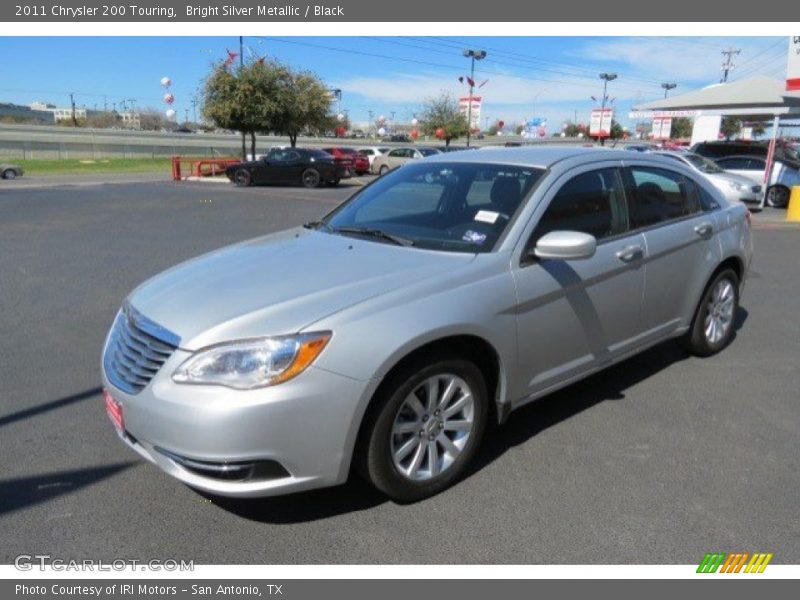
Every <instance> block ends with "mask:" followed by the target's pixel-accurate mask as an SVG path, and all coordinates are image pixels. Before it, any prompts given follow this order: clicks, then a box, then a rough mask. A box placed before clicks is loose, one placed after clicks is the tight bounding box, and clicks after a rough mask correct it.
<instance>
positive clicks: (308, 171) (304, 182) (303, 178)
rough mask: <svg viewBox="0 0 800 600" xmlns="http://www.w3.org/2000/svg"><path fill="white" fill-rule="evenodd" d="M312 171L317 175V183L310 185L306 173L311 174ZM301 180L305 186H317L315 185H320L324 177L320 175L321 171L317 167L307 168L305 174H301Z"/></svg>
mask: <svg viewBox="0 0 800 600" xmlns="http://www.w3.org/2000/svg"><path fill="white" fill-rule="evenodd" d="M312 173H313V174H314V175H316V183H315V184H314V185H309V184H308V183H307V182H306V175H310V174H312ZM300 180H301V181H302V182H303V185H304V186H305V187H307V188H315V187H319V184H320V183H321V182H322V177H320V174H319V171H317V170H316V169H306V170H305V171H303V174H302V175H301V176H300Z"/></svg>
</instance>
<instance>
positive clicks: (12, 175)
mask: <svg viewBox="0 0 800 600" xmlns="http://www.w3.org/2000/svg"><path fill="white" fill-rule="evenodd" d="M16 177H17V173H16V171H13V170H11V169H7V170H5V171H3V179H16Z"/></svg>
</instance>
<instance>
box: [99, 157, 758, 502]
mask: <svg viewBox="0 0 800 600" xmlns="http://www.w3.org/2000/svg"><path fill="white" fill-rule="evenodd" d="M751 256H752V246H751V237H750V223H749V212H748V211H747V209H746V208H745V207H744V205H742V204H741V203H739V202H735V203H731V202H728V201H727V200H726V199H725V198H724V197H723V195H722V194H721V193H720V192H719V190H718V189H717V188H715V187H714V186H713V185H711V184H710V182H709V181H708V180H707V179H706V178H705V177H700V176H698V173H697V172H696V171H695V170H693V169H690V168H688V167H687V166H685V165H683V164H681V163H679V162H677V161H673V160H670V159H667V158H665V157H660V156H653V155H652V154H641V155H639V154H634V153H631V152H625V151H615V150H598V149H589V148H569V147H550V148H547V147H539V148H512V149H496V150H484V151H482V152H457V153H452V154H447V155H445V154H437V155H436V156H432V157H430V158H427V159H424V160H418V161H414V162H413V163H409V164H407V165H405V166H404V167H403V168H402V169H397V170H396V171H392V172H391V173H389V174H387V175H386V176H384V177H381V178H379V179H377V180H375V181H374V182H373V183H371V184H370V185H368V186H366V187H364V188H361V189H360V190H359V191H358V192H356V194H355V195H354V196H352V197H351V198H350V199H349V200H347V201H346V202H344V203H343V204H342V205H340V206H339V207H337V208H336V209H335V210H333V211H332V212H331V213H330V214H328V215H326V216H325V217H324V218H322V219H321V220H320V221H318V222H315V223H308V224H306V226H304V227H297V228H295V229H290V230H288V231H284V232H281V233H277V234H273V235H268V236H265V237H262V238H258V239H254V240H250V241H247V242H243V243H240V244H237V245H234V246H231V247H229V248H224V249H222V250H218V251H215V252H212V253H210V254H207V255H205V256H201V257H199V258H196V259H194V260H190V261H188V262H186V263H184V264H181V265H178V266H176V267H174V268H172V269H170V270H168V271H166V272H164V273H162V274H160V275H158V276H156V277H154V278H153V279H151V280H149V281H147V282H145V283H144V284H142V285H141V286H139V287H138V288H137V289H136V290H134V291H133V292H132V293H131V294H130V296H129V297H128V298H127V299H126V300H125V302H124V305H123V307H122V309H121V310H120V312H119V314H118V315H117V317H116V319H115V321H114V324H113V326H112V328H111V331H110V333H109V335H108V338H107V341H106V344H105V348H104V353H103V361H102V364H103V368H102V373H103V374H102V377H103V386H104V388H105V393H104V396H105V402H106V408H107V411H108V414H109V416H110V417H111V419H112V421H113V422H114V423H115V425H116V427H117V431H118V433H119V436H120V437H121V439H122V440H124V442H125V443H126V444H128V445H129V446H130V447H131V448H133V449H134V450H135V451H137V452H138V453H139V454H141V455H142V456H143V457H144V458H146V459H147V460H149V461H152V462H153V463H155V464H156V465H158V466H159V467H160V468H162V469H163V470H164V471H166V472H167V473H169V474H170V475H173V476H174V477H176V478H177V479H179V480H181V481H183V482H185V483H186V484H188V485H189V486H192V487H194V488H197V489H200V490H204V491H206V492H210V493H213V494H218V495H224V496H236V497H250V496H268V495H275V494H283V493H288V492H295V491H300V490H307V489H311V488H318V487H323V486H332V485H336V484H341V483H343V482H345V481H346V480H347V479H348V477H349V475H350V473H351V469H352V470H355V471H357V472H359V473H360V474H361V475H362V476H364V477H366V478H367V479H368V480H369V481H370V482H372V483H373V484H374V485H375V486H376V487H377V488H378V489H380V490H382V491H383V492H384V493H385V494H387V495H388V496H389V497H391V498H392V499H394V500H396V501H400V502H409V501H415V500H419V499H422V498H425V497H427V496H430V495H432V494H435V493H438V492H440V491H442V490H444V489H445V488H447V487H448V486H450V485H451V484H453V483H454V482H455V481H456V480H457V479H458V478H459V477H461V476H462V475H463V474H464V472H465V469H466V468H467V467H468V465H469V463H470V461H471V459H473V457H474V456H475V454H476V452H477V451H478V446H479V443H480V440H481V437H482V435H483V433H484V430H485V428H486V427H487V425H488V424H490V423H491V422H494V423H502V422H504V421H505V420H506V419H507V418H508V417H509V414H510V413H511V412H512V411H513V410H514V409H516V408H518V407H520V406H523V405H524V404H526V403H528V402H530V401H532V400H534V399H536V398H538V397H540V396H543V395H545V394H548V393H550V392H552V391H553V390H556V389H559V388H561V387H564V386H566V385H568V384H570V383H572V382H574V381H577V380H579V379H581V378H584V377H586V376H588V375H590V374H592V373H595V372H597V371H598V370H600V369H603V368H605V367H607V366H609V365H611V364H614V363H616V362H618V361H621V360H624V359H626V358H628V357H630V356H632V355H633V354H636V353H638V352H641V351H642V350H644V349H646V348H649V347H651V346H653V345H655V344H658V343H659V342H662V341H665V340H668V339H670V338H679V339H680V340H681V342H682V343H683V344H684V345H685V347H686V348H687V349H688V350H689V351H690V352H692V353H694V354H696V355H700V356H707V355H711V354H714V353H716V352H719V351H720V350H722V349H723V348H724V347H725V346H726V345H727V344H728V343H729V342H730V341H731V339H732V337H733V333H734V329H735V326H734V321H735V316H736V310H737V306H738V302H739V294H740V293H741V290H742V286H743V284H744V281H745V277H746V275H747V271H748V267H749V265H750V261H751ZM498 435H502V430H500V431H499V432H498Z"/></svg>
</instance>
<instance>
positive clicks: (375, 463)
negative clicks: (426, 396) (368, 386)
mask: <svg viewBox="0 0 800 600" xmlns="http://www.w3.org/2000/svg"><path fill="white" fill-rule="evenodd" d="M437 373H441V374H444V373H452V374H453V375H457V376H458V377H461V378H462V379H463V380H464V381H465V382H466V383H467V385H468V386H469V387H470V389H471V390H472V394H473V400H474V403H475V404H474V410H475V416H474V418H475V428H474V429H473V431H472V433H471V435H470V438H469V440H468V442H467V444H466V446H465V447H464V450H463V451H462V452H461V454H459V456H458V458H457V459H456V461H455V463H453V465H451V466H450V467H449V468H448V469H447V470H446V471H445V472H444V473H442V474H440V475H438V476H437V477H435V478H433V479H431V480H428V481H422V482H415V481H411V480H409V479H407V478H405V477H404V476H403V475H401V474H400V473H398V472H397V469H396V467H395V465H394V462H393V460H392V456H391V446H390V439H391V430H392V426H393V424H394V420H395V417H396V415H397V412H398V410H400V407H401V405H402V404H403V402H404V400H405V398H406V397H407V396H408V394H409V393H410V392H411V391H412V390H413V389H414V388H415V387H416V386H418V385H419V384H420V383H421V382H422V381H424V380H425V379H427V378H428V377H431V376H433V375H436V374H437ZM375 401H376V404H375V406H374V409H375V410H374V411H373V414H372V418H371V419H370V420H369V422H368V423H367V429H366V434H367V437H366V444H365V447H364V452H365V455H364V456H363V457H361V459H362V460H363V461H364V462H363V465H362V468H361V471H362V473H363V474H364V475H366V476H367V478H368V479H369V480H370V481H371V482H372V484H373V485H375V487H377V488H378V489H379V490H381V491H382V492H383V493H385V494H386V495H387V496H389V497H390V498H391V499H393V500H395V501H397V502H414V501H417V500H422V499H424V498H427V497H429V496H433V495H434V494H437V493H439V492H441V491H443V490H444V489H446V488H448V487H449V486H450V485H452V484H453V483H454V482H455V481H456V480H457V479H458V478H459V477H461V476H462V475H463V474H464V472H465V470H466V468H467V467H468V465H469V463H470V462H471V460H472V458H473V456H474V455H475V452H476V451H477V449H478V446H479V444H480V441H481V438H482V436H483V432H484V430H485V428H486V421H487V418H488V414H489V399H488V394H487V392H486V383H485V382H484V378H483V375H482V374H481V371H480V370H479V369H478V367H476V366H475V365H474V364H473V363H472V362H470V361H468V360H466V359H463V358H461V357H458V356H450V357H440V358H436V359H432V360H427V361H425V360H420V361H414V362H412V363H410V364H409V365H407V366H406V367H404V368H402V369H401V370H399V371H398V372H397V373H395V374H394V375H393V376H392V377H391V380H389V381H387V382H386V384H385V385H384V386H382V388H381V390H380V391H379V396H378V397H376V399H375Z"/></svg>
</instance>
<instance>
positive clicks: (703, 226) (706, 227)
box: [694, 222, 714, 237]
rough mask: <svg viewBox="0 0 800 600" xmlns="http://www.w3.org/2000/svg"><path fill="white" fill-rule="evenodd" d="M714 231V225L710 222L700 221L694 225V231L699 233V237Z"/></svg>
mask: <svg viewBox="0 0 800 600" xmlns="http://www.w3.org/2000/svg"><path fill="white" fill-rule="evenodd" d="M712 231H714V227H713V226H712V225H711V223H708V222H705V223H700V224H699V225H695V227H694V232H695V233H696V234H697V235H699V236H700V237H706V236H708V235H711V232H712Z"/></svg>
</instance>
